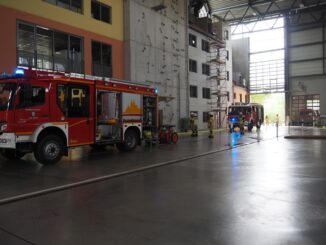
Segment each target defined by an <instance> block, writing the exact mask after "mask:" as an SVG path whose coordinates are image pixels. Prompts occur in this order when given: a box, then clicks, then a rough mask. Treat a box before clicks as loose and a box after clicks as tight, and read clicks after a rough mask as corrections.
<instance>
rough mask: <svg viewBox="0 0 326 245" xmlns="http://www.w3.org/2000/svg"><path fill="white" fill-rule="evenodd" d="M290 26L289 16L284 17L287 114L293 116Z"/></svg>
mask: <svg viewBox="0 0 326 245" xmlns="http://www.w3.org/2000/svg"><path fill="white" fill-rule="evenodd" d="M289 36H290V26H289V17H288V16H285V17H284V90H285V116H287V115H289V116H290V117H291V115H290V114H291V111H290V103H291V92H290V75H289V74H290V73H289V69H290V68H289V44H290V38H289Z"/></svg>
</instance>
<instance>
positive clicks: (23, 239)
mask: <svg viewBox="0 0 326 245" xmlns="http://www.w3.org/2000/svg"><path fill="white" fill-rule="evenodd" d="M0 231H3V232H4V233H6V234H8V235H10V236H13V237H15V238H17V239H18V240H21V241H24V242H27V243H28V244H32V245H35V243H33V242H31V241H28V240H26V239H25V238H23V237H21V236H18V235H16V234H15V233H12V232H10V231H8V230H6V229H4V228H2V227H1V226H0Z"/></svg>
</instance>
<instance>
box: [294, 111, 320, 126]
mask: <svg viewBox="0 0 326 245" xmlns="http://www.w3.org/2000/svg"><path fill="white" fill-rule="evenodd" d="M291 121H292V125H293V126H301V125H302V126H313V125H316V126H317V125H320V115H319V111H316V110H313V109H301V110H299V114H295V115H293V116H292V120H291Z"/></svg>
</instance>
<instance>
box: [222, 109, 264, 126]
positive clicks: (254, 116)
mask: <svg viewBox="0 0 326 245" xmlns="http://www.w3.org/2000/svg"><path fill="white" fill-rule="evenodd" d="M240 115H242V116H243V119H244V126H246V127H247V128H248V131H249V132H251V130H252V129H253V127H254V126H255V125H257V122H258V121H260V123H263V122H264V107H263V106H262V105H260V104H256V103H250V104H240V105H232V106H229V108H228V121H229V129H230V132H232V131H233V129H234V128H236V127H239V125H240Z"/></svg>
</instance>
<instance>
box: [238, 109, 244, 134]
mask: <svg viewBox="0 0 326 245" xmlns="http://www.w3.org/2000/svg"><path fill="white" fill-rule="evenodd" d="M239 128H240V134H244V116H243V114H242V112H240V115H239Z"/></svg>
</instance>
